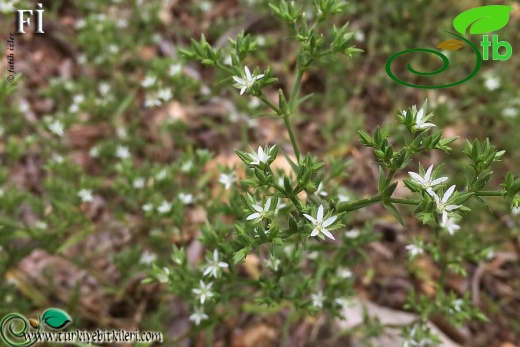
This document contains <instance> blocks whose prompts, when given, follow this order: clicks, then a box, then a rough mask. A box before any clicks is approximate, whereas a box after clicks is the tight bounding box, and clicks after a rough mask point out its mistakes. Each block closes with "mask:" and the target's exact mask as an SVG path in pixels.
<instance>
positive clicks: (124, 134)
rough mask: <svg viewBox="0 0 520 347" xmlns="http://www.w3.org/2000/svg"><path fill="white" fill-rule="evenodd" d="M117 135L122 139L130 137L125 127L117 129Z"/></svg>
mask: <svg viewBox="0 0 520 347" xmlns="http://www.w3.org/2000/svg"><path fill="white" fill-rule="evenodd" d="M116 134H117V137H119V138H120V139H125V138H127V137H128V133H127V132H126V129H125V128H123V127H117V129H116Z"/></svg>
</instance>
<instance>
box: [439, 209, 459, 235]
mask: <svg viewBox="0 0 520 347" xmlns="http://www.w3.org/2000/svg"><path fill="white" fill-rule="evenodd" d="M441 227H442V228H444V229H446V230H448V233H450V235H453V234H455V232H456V231H457V230H459V229H460V225H458V224H456V223H455V219H453V218H451V217H448V214H443V215H442V222H441Z"/></svg>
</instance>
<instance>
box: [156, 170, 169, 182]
mask: <svg viewBox="0 0 520 347" xmlns="http://www.w3.org/2000/svg"><path fill="white" fill-rule="evenodd" d="M166 174H167V172H166V169H162V170H161V171H159V172H158V173H157V175H155V178H156V179H157V180H159V181H162V180H164V179H165V178H166Z"/></svg>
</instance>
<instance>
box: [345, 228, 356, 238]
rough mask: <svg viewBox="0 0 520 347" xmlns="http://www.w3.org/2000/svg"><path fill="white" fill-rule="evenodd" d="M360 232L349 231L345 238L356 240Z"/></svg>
mask: <svg viewBox="0 0 520 347" xmlns="http://www.w3.org/2000/svg"><path fill="white" fill-rule="evenodd" d="M359 234H360V233H359V230H358V229H351V230H349V231H346V232H345V237H347V238H349V239H355V238H357V237H358V236H359Z"/></svg>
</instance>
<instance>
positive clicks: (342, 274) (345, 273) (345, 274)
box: [336, 268, 352, 279]
mask: <svg viewBox="0 0 520 347" xmlns="http://www.w3.org/2000/svg"><path fill="white" fill-rule="evenodd" d="M336 275H337V276H338V277H339V278H343V279H347V278H352V271H350V270H349V269H347V268H338V270H336Z"/></svg>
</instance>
